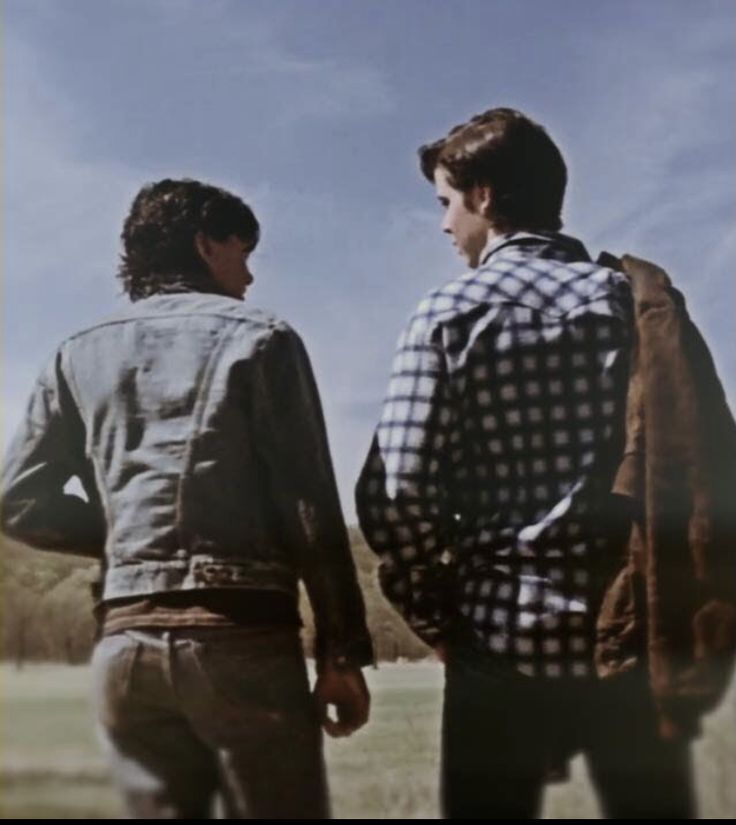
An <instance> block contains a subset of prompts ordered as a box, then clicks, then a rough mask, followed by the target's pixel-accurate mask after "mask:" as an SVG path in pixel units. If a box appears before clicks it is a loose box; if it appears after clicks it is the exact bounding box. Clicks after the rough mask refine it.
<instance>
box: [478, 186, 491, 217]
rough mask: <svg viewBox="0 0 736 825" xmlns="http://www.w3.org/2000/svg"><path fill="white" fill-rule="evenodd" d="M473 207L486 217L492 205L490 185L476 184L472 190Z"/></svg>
mask: <svg viewBox="0 0 736 825" xmlns="http://www.w3.org/2000/svg"><path fill="white" fill-rule="evenodd" d="M474 200H475V208H476V209H477V211H478V212H479V213H480V214H481V215H485V216H486V217H488V216H489V215H490V214H491V206H492V205H493V190H492V189H491V187H490V186H485V185H484V186H476V187H475V190H474Z"/></svg>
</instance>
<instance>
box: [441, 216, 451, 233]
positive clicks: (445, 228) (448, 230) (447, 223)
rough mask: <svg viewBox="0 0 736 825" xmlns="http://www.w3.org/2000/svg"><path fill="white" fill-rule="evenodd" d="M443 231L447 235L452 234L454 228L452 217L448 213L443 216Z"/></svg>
mask: <svg viewBox="0 0 736 825" xmlns="http://www.w3.org/2000/svg"><path fill="white" fill-rule="evenodd" d="M442 231H443V232H444V233H445V234H446V235H452V229H451V228H450V219H449V216H448V215H447V213H445V216H444V217H443V218H442Z"/></svg>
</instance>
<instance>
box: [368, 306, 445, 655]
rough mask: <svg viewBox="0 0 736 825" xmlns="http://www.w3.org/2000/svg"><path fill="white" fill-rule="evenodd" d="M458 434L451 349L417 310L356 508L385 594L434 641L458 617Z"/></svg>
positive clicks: (417, 630)
mask: <svg viewBox="0 0 736 825" xmlns="http://www.w3.org/2000/svg"><path fill="white" fill-rule="evenodd" d="M457 437H458V433H457V432H456V430H455V413H454V410H453V405H452V403H451V397H450V389H449V383H448V380H447V373H446V367H445V358H444V353H443V352H442V348H441V345H440V342H439V341H438V340H436V337H435V340H433V338H432V334H431V330H430V328H429V327H428V325H427V323H426V321H425V320H424V319H423V318H422V316H419V315H418V316H416V317H415V318H414V319H413V320H412V322H411V323H410V324H409V327H408V329H407V330H406V332H405V333H404V334H403V335H402V336H401V338H400V340H399V345H398V349H397V353H396V356H395V358H394V364H393V370H392V375H391V381H390V383H389V389H388V394H387V398H386V401H385V403H384V407H383V413H382V415H381V420H380V423H379V425H378V429H377V432H376V436H375V438H374V439H373V443H372V445H371V448H370V452H369V454H368V458H367V460H366V462H365V465H364V467H363V471H362V473H361V476H360V479H359V481H358V486H357V489H356V505H357V510H358V518H359V521H360V526H361V528H362V530H363V533H364V534H365V537H366V540H367V542H368V544H369V545H370V546H371V548H372V549H373V550H374V552H375V553H377V554H378V556H379V557H380V559H381V565H380V568H379V578H380V583H381V587H382V589H383V591H384V593H385V595H386V597H387V598H388V599H389V601H390V602H391V603H392V604H393V605H394V606H395V607H396V609H397V610H398V611H399V612H400V613H401V614H402V616H403V617H404V619H405V620H406V622H407V623H408V625H409V627H411V629H412V630H413V631H414V632H415V633H416V634H417V635H418V636H419V637H420V638H421V639H423V640H424V641H425V642H427V644H429V645H433V646H436V645H437V644H438V643H439V641H440V639H441V637H442V635H443V633H444V631H445V629H446V627H447V625H448V623H449V621H450V619H451V608H450V606H449V603H448V598H447V596H448V593H447V586H448V578H449V577H448V572H449V571H448V567H447V565H446V564H445V563H444V561H445V559H446V558H447V556H446V554H445V551H449V550H451V549H452V546H453V524H454V518H453V507H452V504H451V493H450V484H449V472H448V456H449V448H450V445H451V443H452V442H453V441H454V440H455V439H456V438H457Z"/></svg>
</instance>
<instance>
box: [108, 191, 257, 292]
mask: <svg viewBox="0 0 736 825" xmlns="http://www.w3.org/2000/svg"><path fill="white" fill-rule="evenodd" d="M200 231H201V232H203V233H204V234H205V235H207V236H208V237H209V238H212V239H213V240H216V241H224V240H227V238H229V237H230V236H231V235H235V236H237V237H238V238H240V239H241V240H243V241H245V242H246V243H251V244H252V245H253V247H255V246H256V244H257V243H258V239H259V236H260V227H259V225H258V221H257V220H256V216H255V215H254V214H253V211H252V210H251V209H250V207H249V206H247V204H245V203H243V201H241V200H240V198H238V197H236V196H235V195H232V194H230V192H226V191H225V190H224V189H218V188H217V187H216V186H209V185H208V184H206V183H200V182H199V181H196V180H189V179H183V180H171V179H169V178H167V179H165V180H161V181H158V182H157V183H149V184H146V186H144V187H143V188H142V189H141V191H140V192H139V193H138V194H137V195H136V196H135V199H134V200H133V204H132V206H131V207H130V213H129V214H128V217H127V218H126V219H125V223H124V224H123V231H122V234H121V236H120V237H121V239H122V242H123V252H122V255H121V261H120V267H119V270H118V277H119V278H120V280H121V281H122V282H123V288H124V290H125V292H127V293H128V295H129V296H130V299H131V300H132V301H137V300H139V299H140V298H146V297H147V296H149V295H154V294H156V293H158V292H179V291H182V290H195V291H198V292H219V291H220V289H219V287H218V286H217V284H216V283H215V282H214V280H213V279H212V277H211V276H210V272H209V269H208V268H207V265H206V264H205V262H204V261H203V260H202V258H201V257H200V255H199V253H198V252H197V247H196V244H195V236H196V235H197V233H198V232H200Z"/></svg>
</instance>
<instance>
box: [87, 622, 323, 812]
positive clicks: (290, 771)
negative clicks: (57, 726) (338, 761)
mask: <svg viewBox="0 0 736 825" xmlns="http://www.w3.org/2000/svg"><path fill="white" fill-rule="evenodd" d="M92 671H93V682H94V703H95V710H96V714H97V720H98V730H99V734H100V738H101V741H102V743H103V747H104V750H105V752H106V754H107V756H108V758H109V761H110V765H111V768H112V773H113V778H114V780H115V782H116V784H117V785H118V787H119V788H120V790H121V791H122V794H123V797H124V800H125V803H126V806H127V809H128V813H129V815H130V816H131V817H135V818H152V819H171V818H177V819H178V818H186V819H192V818H197V819H201V818H204V819H206V818H211V817H212V815H213V803H214V800H215V797H216V796H217V795H218V794H219V795H220V797H221V800H222V808H223V811H224V814H225V817H226V818H228V819H242V818H249V819H250V818H262V819H302V818H311V819H324V818H327V817H328V816H329V807H328V801H327V788H326V780H325V770H324V760H323V754H322V732H321V728H320V725H319V721H318V718H317V714H316V710H315V707H314V703H313V701H312V697H311V695H310V692H309V683H308V679H307V673H306V667H305V662H304V657H303V655H302V649H301V644H300V640H299V634H298V631H297V630H296V629H293V628H289V629H280V628H233V629H230V628H204V627H202V628H181V629H172V630H163V629H161V630H145V631H139V630H128V631H125V632H123V633H117V634H114V635H111V636H106V637H104V638H103V639H102V640H101V641H100V642H99V643H98V645H97V647H96V648H95V651H94V655H93V657H92Z"/></svg>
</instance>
